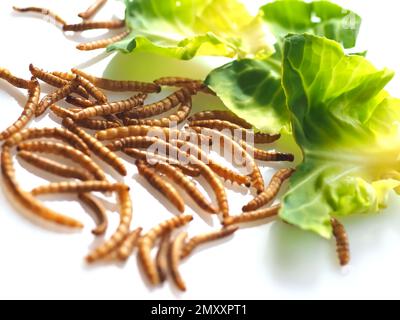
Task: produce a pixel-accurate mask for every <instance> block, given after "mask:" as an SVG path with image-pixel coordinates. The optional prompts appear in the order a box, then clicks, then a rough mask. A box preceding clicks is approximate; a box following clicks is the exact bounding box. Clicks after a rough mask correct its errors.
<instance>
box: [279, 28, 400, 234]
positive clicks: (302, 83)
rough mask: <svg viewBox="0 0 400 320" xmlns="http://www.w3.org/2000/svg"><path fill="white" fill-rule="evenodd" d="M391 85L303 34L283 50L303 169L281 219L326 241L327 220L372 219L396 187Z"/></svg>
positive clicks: (399, 115)
mask: <svg viewBox="0 0 400 320" xmlns="http://www.w3.org/2000/svg"><path fill="white" fill-rule="evenodd" d="M392 78H393V73H392V72H391V71H389V70H387V69H384V70H377V69H375V67H374V66H373V65H372V64H371V63H370V62H368V61H367V60H366V59H365V58H364V57H361V56H355V55H346V54H345V53H344V51H343V48H342V47H341V46H340V45H339V44H338V43H337V42H334V41H331V40H328V39H326V38H321V37H317V36H313V35H310V34H303V35H289V36H287V37H286V39H285V42H284V60H283V86H284V90H285V93H286V97H287V101H288V107H289V110H290V113H291V119H292V125H293V133H294V136H295V139H296V141H297V143H298V145H299V146H300V147H301V148H302V151H303V155H304V162H303V164H301V165H300V167H299V168H298V170H297V172H296V174H295V175H294V176H293V177H292V179H291V180H290V185H291V188H290V191H289V192H288V193H287V194H286V195H285V197H284V200H283V208H282V210H281V212H280V217H281V218H282V219H283V220H285V221H287V222H289V223H291V224H293V225H295V226H298V227H300V228H302V229H304V230H308V231H313V232H316V233H317V234H319V235H321V236H323V237H326V238H329V237H331V236H332V229H331V224H330V219H331V216H347V215H351V214H363V213H371V212H378V211H379V210H380V209H382V208H384V207H385V206H386V201H387V196H388V192H389V191H390V190H393V189H394V188H397V187H399V185H400V183H399V180H398V179H399V170H400V158H399V151H400V130H399V129H400V127H399V124H400V100H399V99H395V98H392V97H390V96H389V94H388V93H387V92H386V91H385V90H384V88H385V86H386V84H387V83H388V82H389V81H390V80H391V79H392Z"/></svg>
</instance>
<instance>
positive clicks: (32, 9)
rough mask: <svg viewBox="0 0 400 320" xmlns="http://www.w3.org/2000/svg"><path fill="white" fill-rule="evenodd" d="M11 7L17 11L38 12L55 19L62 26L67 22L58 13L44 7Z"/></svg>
mask: <svg viewBox="0 0 400 320" xmlns="http://www.w3.org/2000/svg"><path fill="white" fill-rule="evenodd" d="M13 9H14V10H15V11H17V12H35V13H39V14H41V15H43V16H46V17H48V18H49V19H51V20H53V21H56V22H57V23H59V24H60V25H62V26H64V25H66V24H67V22H66V21H65V20H64V19H63V18H61V17H60V16H59V15H58V14H56V13H54V12H53V11H50V10H49V9H46V8H39V7H27V8H18V7H13Z"/></svg>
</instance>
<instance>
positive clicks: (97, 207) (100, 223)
mask: <svg viewBox="0 0 400 320" xmlns="http://www.w3.org/2000/svg"><path fill="white" fill-rule="evenodd" d="M78 198H79V200H80V201H82V203H83V204H84V205H86V206H88V207H89V208H90V209H91V210H92V211H93V213H94V214H95V216H96V222H97V227H96V228H95V229H93V230H92V233H93V234H94V235H95V236H101V235H103V234H105V233H106V231H107V228H108V218H107V214H106V209H105V208H104V206H103V205H102V204H101V203H100V202H99V201H98V200H96V199H95V198H93V197H92V196H91V195H90V194H87V193H81V194H79V195H78Z"/></svg>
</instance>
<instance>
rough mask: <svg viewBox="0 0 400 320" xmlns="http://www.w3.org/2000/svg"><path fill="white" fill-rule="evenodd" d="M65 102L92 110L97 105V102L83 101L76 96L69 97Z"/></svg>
mask: <svg viewBox="0 0 400 320" xmlns="http://www.w3.org/2000/svg"><path fill="white" fill-rule="evenodd" d="M65 101H66V102H67V103H69V104H72V105H73V106H76V107H80V108H84V109H86V108H90V107H94V106H95V105H96V102H95V101H91V100H88V99H82V98H78V97H74V96H68V97H67V98H66V99H65Z"/></svg>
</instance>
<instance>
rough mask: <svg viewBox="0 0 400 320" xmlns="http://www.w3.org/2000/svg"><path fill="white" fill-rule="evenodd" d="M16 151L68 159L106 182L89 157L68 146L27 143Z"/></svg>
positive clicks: (40, 142)
mask: <svg viewBox="0 0 400 320" xmlns="http://www.w3.org/2000/svg"><path fill="white" fill-rule="evenodd" d="M18 151H30V152H39V153H49V154H54V155H57V156H61V157H64V158H67V159H70V160H72V161H74V162H76V163H78V164H80V165H81V166H82V167H83V168H85V169H86V170H88V171H89V172H90V173H91V174H92V175H93V176H94V177H95V178H96V180H102V181H106V176H105V174H104V172H103V170H102V169H101V168H100V167H99V166H98V165H97V164H96V163H95V162H94V161H93V160H92V159H91V158H90V157H89V156H87V155H86V154H84V153H82V152H81V151H79V150H77V149H75V148H72V147H70V146H67V145H64V144H60V143H54V142H47V141H29V142H22V143H20V144H19V145H18Z"/></svg>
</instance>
